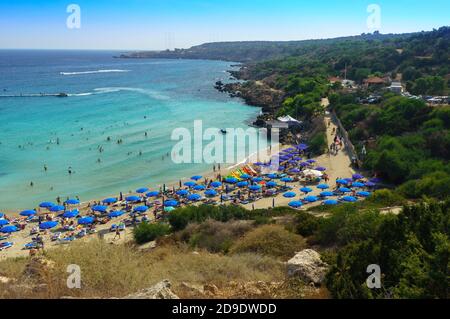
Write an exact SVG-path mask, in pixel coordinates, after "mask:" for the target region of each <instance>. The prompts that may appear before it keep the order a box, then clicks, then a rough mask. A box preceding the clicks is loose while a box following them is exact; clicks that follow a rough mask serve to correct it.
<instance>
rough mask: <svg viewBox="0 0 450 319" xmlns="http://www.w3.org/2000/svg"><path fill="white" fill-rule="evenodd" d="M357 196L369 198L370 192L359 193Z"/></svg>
mask: <svg viewBox="0 0 450 319" xmlns="http://www.w3.org/2000/svg"><path fill="white" fill-rule="evenodd" d="M356 195H358V196H361V197H369V196H370V192H362V191H361V192H357V193H356Z"/></svg>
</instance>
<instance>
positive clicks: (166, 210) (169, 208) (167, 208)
mask: <svg viewBox="0 0 450 319" xmlns="http://www.w3.org/2000/svg"><path fill="white" fill-rule="evenodd" d="M173 210H175V207H172V206H166V207H164V211H165V212H171V211H173Z"/></svg>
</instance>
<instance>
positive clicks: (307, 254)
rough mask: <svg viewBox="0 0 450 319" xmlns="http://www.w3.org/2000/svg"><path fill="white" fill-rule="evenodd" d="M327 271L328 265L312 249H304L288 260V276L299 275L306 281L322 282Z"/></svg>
mask: <svg viewBox="0 0 450 319" xmlns="http://www.w3.org/2000/svg"><path fill="white" fill-rule="evenodd" d="M327 271H328V265H327V264H326V263H325V262H323V261H322V259H321V258H320V254H319V253H318V252H317V251H315V250H312V249H305V250H302V251H301V252H299V253H297V254H296V255H295V256H294V257H292V258H291V259H290V260H289V261H288V262H287V273H288V276H290V277H293V276H298V277H299V278H300V279H302V280H303V281H305V282H306V283H313V284H315V285H319V284H321V283H322V282H323V280H324V279H325V275H326V273H327Z"/></svg>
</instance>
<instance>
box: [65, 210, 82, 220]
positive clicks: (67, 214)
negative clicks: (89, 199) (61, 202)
mask: <svg viewBox="0 0 450 319" xmlns="http://www.w3.org/2000/svg"><path fill="white" fill-rule="evenodd" d="M78 214H79V212H78V210H73V211H67V212H64V214H62V217H64V218H74V217H77V216H78Z"/></svg>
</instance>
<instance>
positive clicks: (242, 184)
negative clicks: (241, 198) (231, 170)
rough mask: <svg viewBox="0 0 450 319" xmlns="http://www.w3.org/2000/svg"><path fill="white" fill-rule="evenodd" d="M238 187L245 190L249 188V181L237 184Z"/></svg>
mask: <svg viewBox="0 0 450 319" xmlns="http://www.w3.org/2000/svg"><path fill="white" fill-rule="evenodd" d="M236 186H237V187H239V188H243V187H247V186H248V182H247V181H242V182H239V183H237V184H236Z"/></svg>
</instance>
